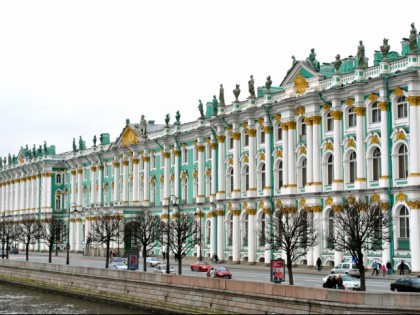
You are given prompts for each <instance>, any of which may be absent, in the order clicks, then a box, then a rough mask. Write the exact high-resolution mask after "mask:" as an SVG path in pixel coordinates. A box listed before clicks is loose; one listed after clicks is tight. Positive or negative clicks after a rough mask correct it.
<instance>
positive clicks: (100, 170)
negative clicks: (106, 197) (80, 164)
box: [98, 165, 108, 204]
mask: <svg viewBox="0 0 420 315" xmlns="http://www.w3.org/2000/svg"><path fill="white" fill-rule="evenodd" d="M107 167H108V166H107ZM103 172H104V167H103V166H102V165H99V166H98V203H99V204H101V203H103V202H104V201H103V192H104V188H103V187H102V186H103V182H102V177H103Z"/></svg>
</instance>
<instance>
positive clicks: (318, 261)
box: [316, 257, 322, 271]
mask: <svg viewBox="0 0 420 315" xmlns="http://www.w3.org/2000/svg"><path fill="white" fill-rule="evenodd" d="M316 267H317V269H318V271H321V268H322V261H321V258H319V257H318V259H317V261H316Z"/></svg>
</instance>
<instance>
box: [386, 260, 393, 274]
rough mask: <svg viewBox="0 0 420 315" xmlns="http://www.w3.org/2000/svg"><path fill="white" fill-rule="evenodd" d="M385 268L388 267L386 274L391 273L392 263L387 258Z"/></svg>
mask: <svg viewBox="0 0 420 315" xmlns="http://www.w3.org/2000/svg"><path fill="white" fill-rule="evenodd" d="M386 269H388V276H390V275H392V264H391V262H390V261H389V260H388V261H387V263H386Z"/></svg>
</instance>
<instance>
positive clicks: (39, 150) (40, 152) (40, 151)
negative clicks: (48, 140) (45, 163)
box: [36, 145, 42, 156]
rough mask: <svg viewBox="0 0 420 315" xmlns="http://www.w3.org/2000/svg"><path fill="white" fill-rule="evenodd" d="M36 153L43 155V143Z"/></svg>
mask: <svg viewBox="0 0 420 315" xmlns="http://www.w3.org/2000/svg"><path fill="white" fill-rule="evenodd" d="M36 154H37V155H38V156H41V155H42V145H40V146H39V147H38V150H37V152H36Z"/></svg>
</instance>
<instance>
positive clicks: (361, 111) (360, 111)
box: [354, 106, 366, 117]
mask: <svg viewBox="0 0 420 315" xmlns="http://www.w3.org/2000/svg"><path fill="white" fill-rule="evenodd" d="M354 112H355V113H356V116H362V117H363V116H365V112H366V108H365V107H362V106H358V107H355V108H354Z"/></svg>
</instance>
